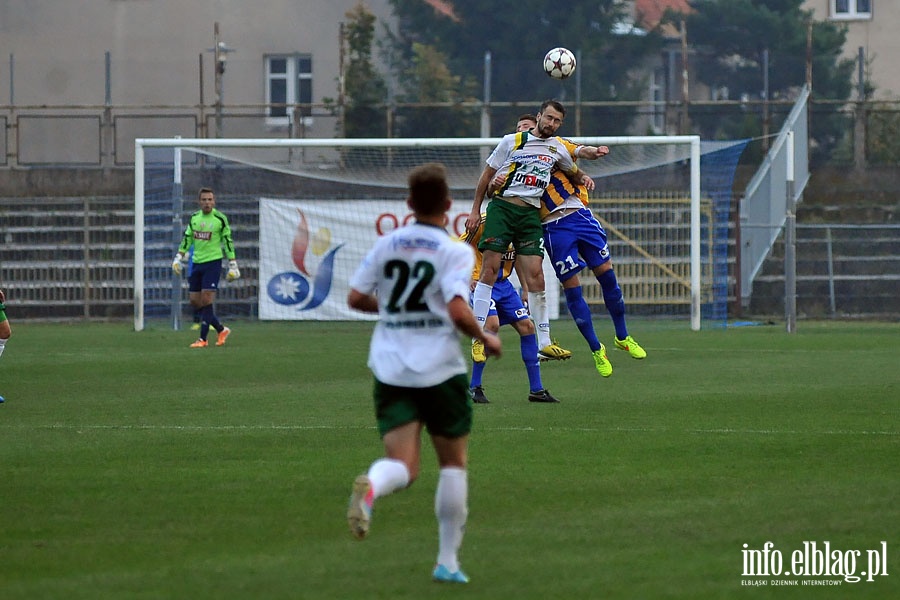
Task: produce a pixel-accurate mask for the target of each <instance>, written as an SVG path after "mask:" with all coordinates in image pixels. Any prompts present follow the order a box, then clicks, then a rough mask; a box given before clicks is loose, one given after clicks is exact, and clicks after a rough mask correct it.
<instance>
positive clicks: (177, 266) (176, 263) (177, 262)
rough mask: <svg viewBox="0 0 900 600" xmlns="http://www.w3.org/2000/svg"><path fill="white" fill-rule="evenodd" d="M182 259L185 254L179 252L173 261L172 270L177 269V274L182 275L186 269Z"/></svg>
mask: <svg viewBox="0 0 900 600" xmlns="http://www.w3.org/2000/svg"><path fill="white" fill-rule="evenodd" d="M182 260H184V254H182V253H181V252H179V253H178V254H176V255H175V260H173V261H172V270H173V271H175V274H176V275H181V272H182V271H183V270H184V266H183V265H182V264H181V261H182Z"/></svg>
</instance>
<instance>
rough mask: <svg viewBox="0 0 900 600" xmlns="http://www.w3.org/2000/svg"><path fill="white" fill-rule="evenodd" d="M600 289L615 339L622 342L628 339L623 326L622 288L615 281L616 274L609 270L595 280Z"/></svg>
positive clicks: (626, 329)
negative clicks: (613, 328)
mask: <svg viewBox="0 0 900 600" xmlns="http://www.w3.org/2000/svg"><path fill="white" fill-rule="evenodd" d="M597 281H599V282H600V289H602V290H603V303H604V304H606V310H608V311H609V316H610V317H611V318H612V322H613V325H614V326H615V328H616V337H617V338H618V339H620V340H624V339H625V338H627V337H628V327H626V326H625V301H624V300H623V299H622V288H620V287H619V281H618V280H617V279H616V272H615V271H613V270H612V269H610V270H609V271H607V272H605V273H604V274H603V275H601V276H600V277H598V278H597Z"/></svg>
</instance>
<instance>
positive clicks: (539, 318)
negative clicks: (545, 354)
mask: <svg viewBox="0 0 900 600" xmlns="http://www.w3.org/2000/svg"><path fill="white" fill-rule="evenodd" d="M528 310H530V311H531V318H532V319H534V324H535V325H536V326H537V339H538V348H544V347H546V346H549V345H550V344H552V343H553V342H552V341H551V340H550V309H548V308H547V292H546V291H544V290H541V291H540V292H531V291H529V292H528Z"/></svg>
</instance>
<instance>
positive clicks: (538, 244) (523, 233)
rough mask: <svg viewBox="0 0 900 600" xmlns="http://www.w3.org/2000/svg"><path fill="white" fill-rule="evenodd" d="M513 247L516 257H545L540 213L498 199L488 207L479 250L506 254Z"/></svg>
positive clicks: (533, 209)
mask: <svg viewBox="0 0 900 600" xmlns="http://www.w3.org/2000/svg"><path fill="white" fill-rule="evenodd" d="M510 244H512V245H513V247H514V248H515V249H516V253H517V254H521V255H525V254H530V255H533V256H543V255H544V248H543V246H544V238H543V230H542V229H541V215H540V211H539V210H538V209H537V208H534V207H533V206H518V205H516V204H513V203H511V202H507V201H505V200H500V199H497V198H495V199H494V200H491V203H490V204H488V207H487V217H486V218H485V221H484V232H483V233H482V234H481V241H480V242H479V243H478V249H479V250H481V251H482V252H483V251H485V250H493V251H494V252H499V253H500V254H503V253H504V252H506V251H507V250H508V249H509V245H510Z"/></svg>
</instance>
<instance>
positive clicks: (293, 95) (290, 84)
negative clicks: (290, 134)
mask: <svg viewBox="0 0 900 600" xmlns="http://www.w3.org/2000/svg"><path fill="white" fill-rule="evenodd" d="M311 102H312V56H309V55H308V54H290V55H284V54H282V55H270V56H266V103H267V104H268V105H269V106H268V107H267V109H266V122H267V123H268V124H269V125H289V124H290V123H291V120H292V118H293V116H294V107H293V106H292V105H294V104H300V105H304V104H305V105H306V106H300V107H299V111H300V115H301V116H302V117H303V124H304V125H311V124H312V117H311V115H312V111H311V109H310V107H309V106H308V105H309V104H310V103H311Z"/></svg>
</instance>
